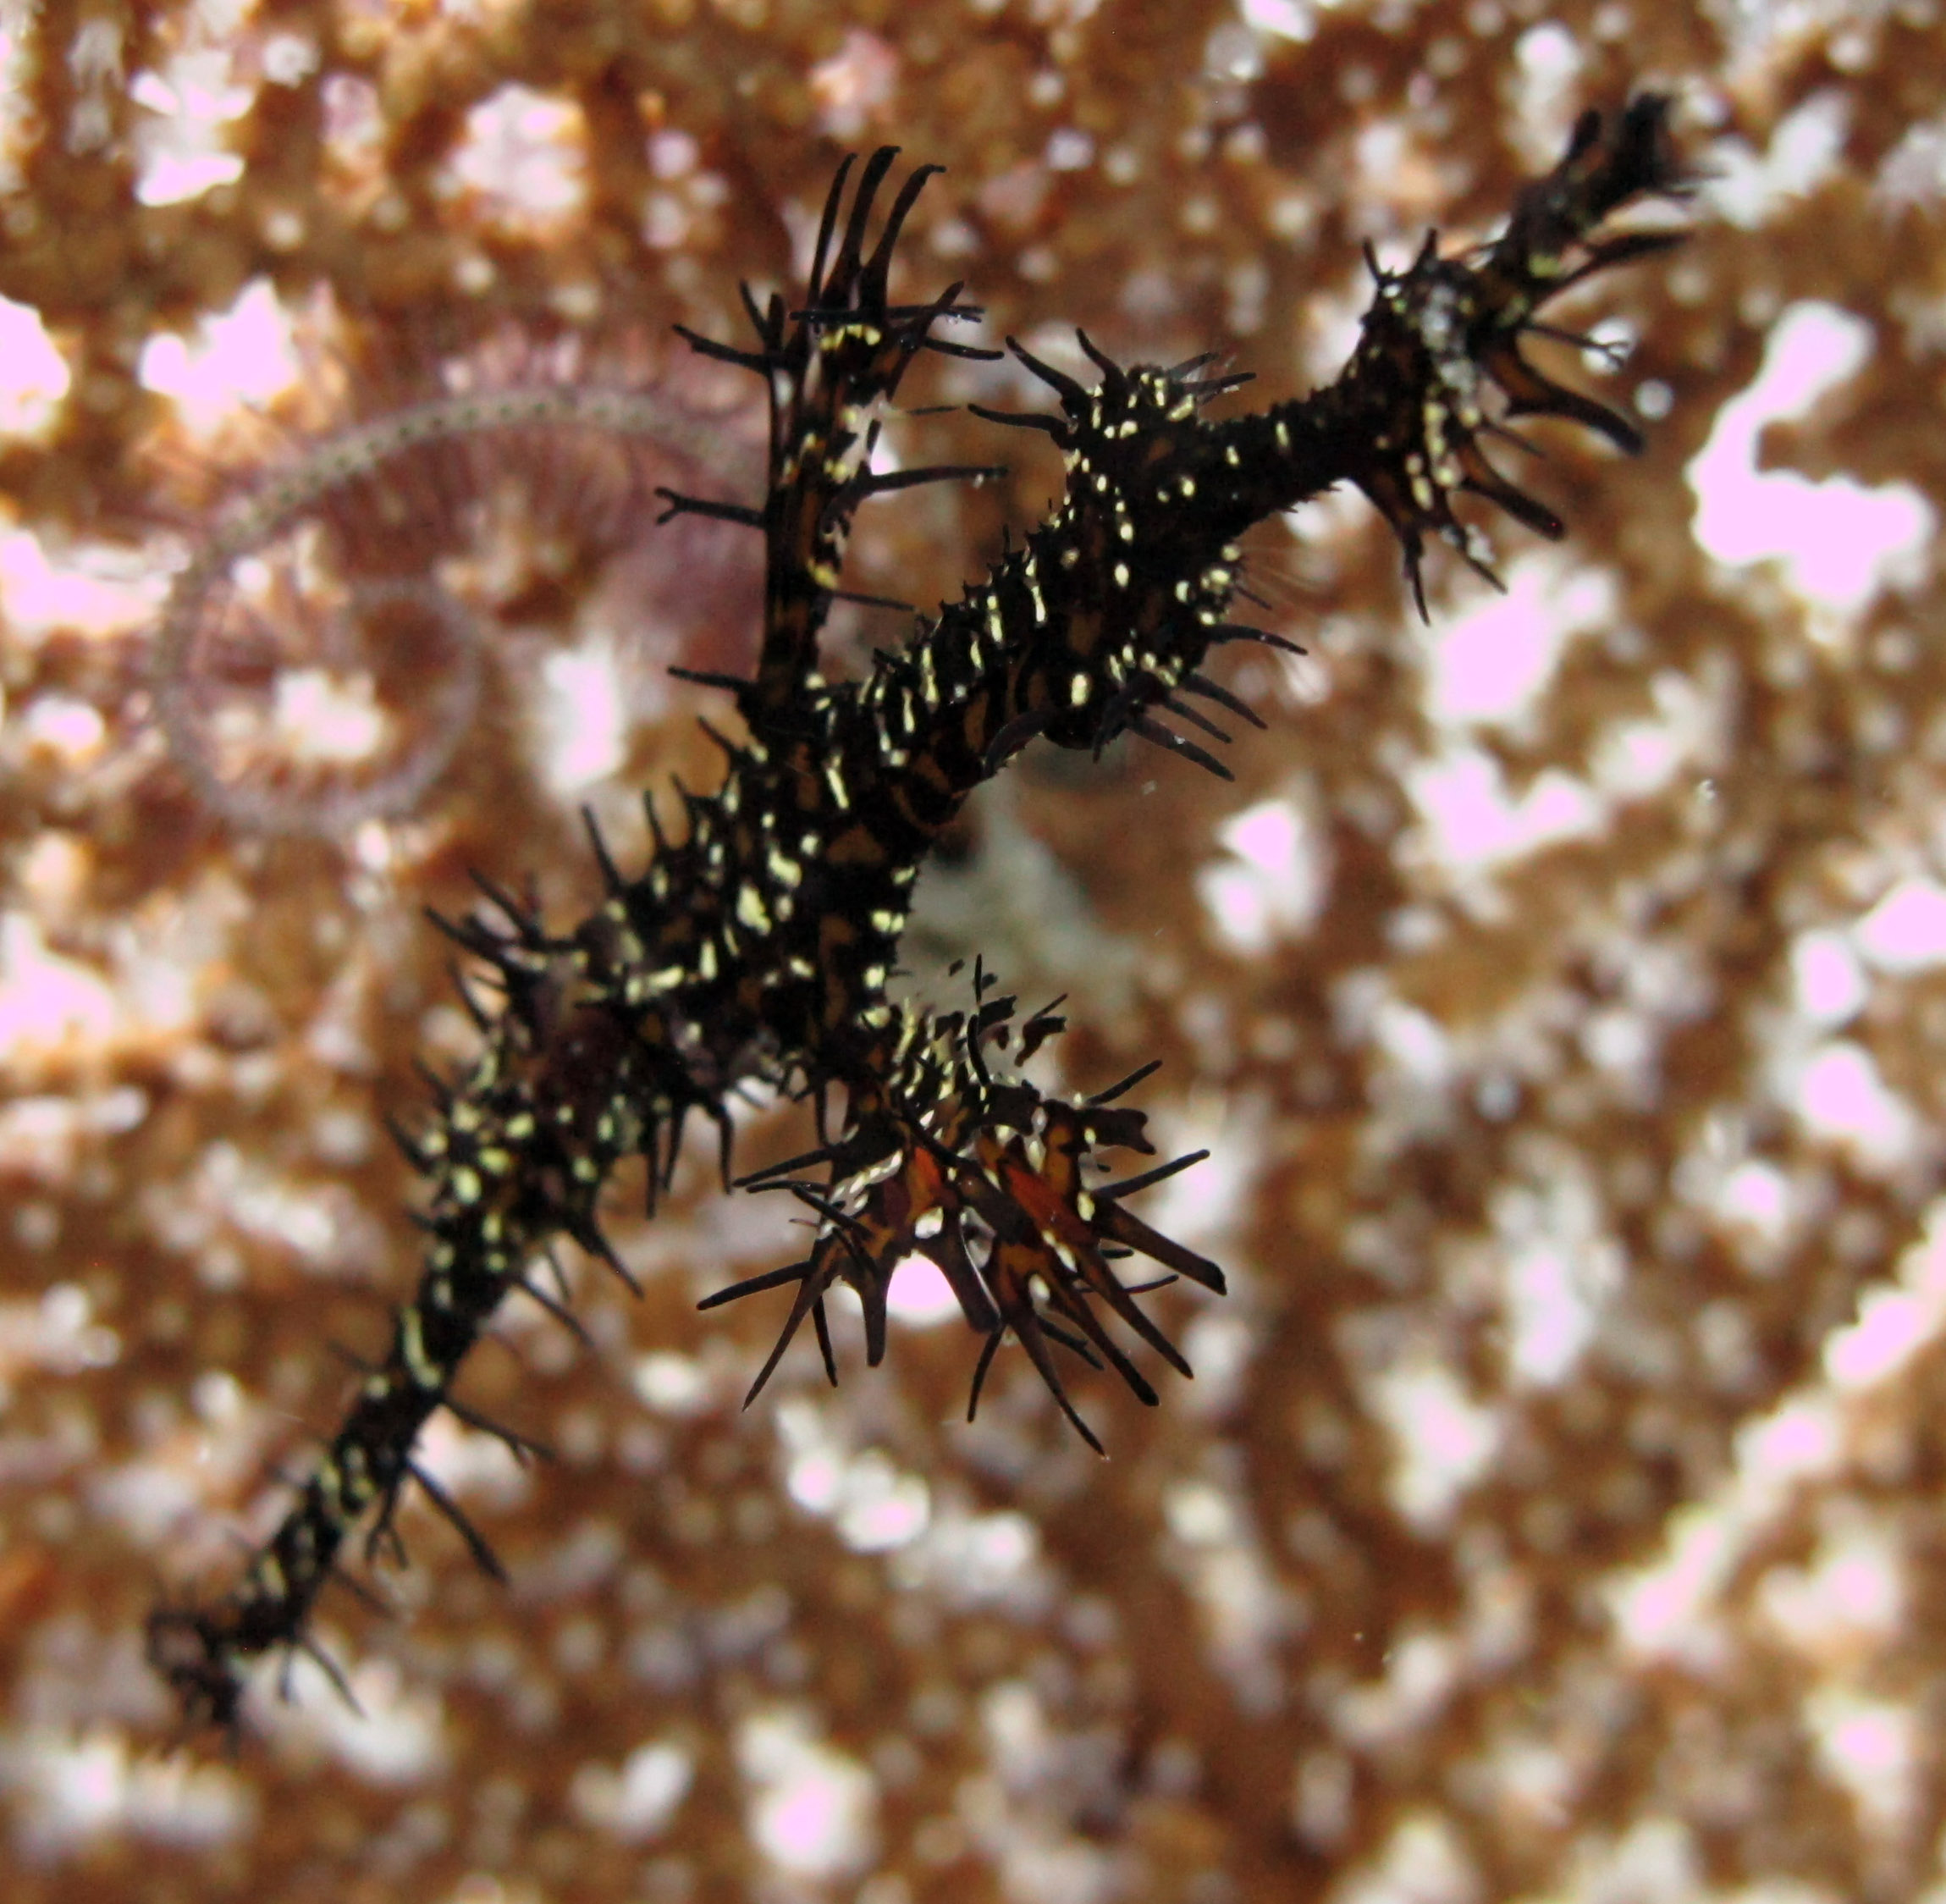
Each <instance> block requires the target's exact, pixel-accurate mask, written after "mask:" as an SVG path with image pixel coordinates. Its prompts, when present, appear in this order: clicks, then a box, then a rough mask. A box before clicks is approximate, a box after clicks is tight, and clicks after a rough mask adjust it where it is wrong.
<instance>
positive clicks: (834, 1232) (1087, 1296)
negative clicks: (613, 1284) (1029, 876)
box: [699, 978, 1224, 1454]
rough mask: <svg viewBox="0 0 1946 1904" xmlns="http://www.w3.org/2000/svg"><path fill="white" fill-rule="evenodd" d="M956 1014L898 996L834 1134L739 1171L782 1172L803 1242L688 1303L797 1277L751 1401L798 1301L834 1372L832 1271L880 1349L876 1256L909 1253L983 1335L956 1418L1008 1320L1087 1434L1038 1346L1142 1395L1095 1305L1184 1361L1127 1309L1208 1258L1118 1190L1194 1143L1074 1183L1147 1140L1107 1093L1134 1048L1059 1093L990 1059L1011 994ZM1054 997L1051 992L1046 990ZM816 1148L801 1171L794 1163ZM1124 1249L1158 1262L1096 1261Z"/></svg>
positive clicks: (1138, 1076) (1164, 1173)
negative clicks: (1156, 1225) (819, 1174)
mask: <svg viewBox="0 0 1946 1904" xmlns="http://www.w3.org/2000/svg"><path fill="white" fill-rule="evenodd" d="M975 983H976V988H977V989H978V990H979V992H980V993H981V994H982V995H983V996H982V997H981V1002H980V1003H979V1005H978V1007H976V1009H975V1010H974V1011H973V1013H971V1014H962V1013H948V1014H945V1015H944V1016H942V1017H939V1018H934V1017H930V1016H929V1015H926V1014H923V1013H918V1012H917V1011H913V1010H912V1009H910V1008H908V1009H907V1010H906V1011H905V1012H904V1013H901V1019H900V1026H899V1030H898V1034H897V1036H896V1040H894V1041H893V1042H892V1043H891V1044H890V1046H887V1047H886V1048H885V1050H884V1051H883V1052H882V1053H881V1062H882V1064H883V1069H882V1071H881V1073H880V1074H879V1079H878V1080H876V1081H875V1083H874V1081H871V1080H866V1081H863V1082H862V1084H861V1085H860V1087H859V1088H857V1089H856V1090H854V1092H853V1100H854V1105H855V1108H854V1110H853V1111H852V1113H851V1116H850V1119H849V1123H848V1128H847V1129H846V1131H845V1133H844V1134H843V1135H842V1136H841V1138H840V1139H839V1140H837V1141H836V1142H835V1143H832V1144H829V1145H824V1146H821V1147H820V1148H819V1149H818V1150H816V1151H810V1152H808V1153H807V1154H806V1155H804V1156H797V1157H792V1158H790V1159H789V1160H787V1161H786V1162H783V1163H780V1164H776V1165H773V1166H772V1167H770V1168H769V1169H768V1170H765V1171H762V1172H759V1173H757V1174H755V1175H754V1176H752V1177H748V1178H745V1179H743V1181H744V1183H745V1184H747V1185H748V1186H750V1187H752V1188H760V1189H788V1190H789V1191H790V1192H791V1194H792V1195H795V1196H796V1197H797V1199H798V1200H800V1201H801V1202H802V1203H803V1204H805V1205H806V1206H808V1208H809V1209H811V1210H812V1211H813V1212H814V1213H815V1214H816V1216H817V1217H818V1220H819V1235H818V1239H817V1242H816V1244H815V1245H814V1246H813V1250H812V1252H811V1255H810V1256H808V1257H807V1258H806V1259H805V1260H804V1261H802V1262H796V1263H791V1264H790V1265H788V1266H787V1267H785V1268H782V1269H776V1270H771V1271H769V1272H766V1273H765V1274H764V1275H761V1276H754V1277H752V1278H748V1279H747V1280H746V1281H744V1282H741V1283H736V1284H735V1285H734V1286H733V1287H731V1288H730V1289H720V1290H719V1291H717V1293H716V1294H714V1295H712V1296H709V1297H707V1298H705V1299H704V1300H703V1303H702V1304H701V1305H699V1306H701V1307H703V1308H704V1309H714V1308H715V1307H716V1306H717V1305H719V1304H722V1303H725V1302H730V1301H734V1300H736V1299H737V1298H739V1297H741V1296H747V1295H752V1294H756V1293H757V1292H758V1291H759V1290H763V1289H776V1288H780V1287H783V1286H786V1285H789V1284H792V1283H795V1284H796V1285H797V1292H796V1294H795V1296H794V1297H793V1299H792V1301H791V1311H790V1313H789V1315H788V1316H786V1319H785V1323H784V1327H783V1330H782V1332H781V1333H780V1336H779V1338H778V1340H777V1344H776V1346H775V1348H774V1349H772V1350H771V1352H770V1355H769V1358H768V1359H767V1360H765V1362H764V1366H763V1367H762V1368H761V1369H760V1370H758V1374H757V1378H756V1380H755V1381H754V1382H752V1384H751V1387H750V1392H749V1394H747V1396H746V1397H745V1398H744V1402H745V1405H746V1406H748V1405H749V1404H750V1403H751V1402H752V1401H753V1400H755V1399H756V1398H757V1395H758V1393H759V1392H760V1391H761V1390H762V1389H763V1388H764V1384H765V1382H768V1381H769V1379H770V1377H771V1374H772V1373H773V1371H775V1368H776V1366H777V1365H778V1362H779V1361H780V1360H781V1359H782V1357H783V1355H784V1351H785V1350H786V1349H787V1348H788V1347H789V1346H790V1344H791V1340H792V1338H794V1337H795V1336H796V1334H797V1330H798V1328H799V1327H800V1326H801V1325H802V1322H803V1321H804V1318H805V1317H806V1316H810V1318H811V1321H812V1325H813V1328H814V1329H815V1331H816V1333H817V1338H818V1346H819V1351H820V1353H821V1354H822V1355H823V1357H824V1371H825V1374H826V1375H827V1377H829V1378H830V1380H831V1382H833V1383H835V1382H836V1381H837V1363H836V1360H835V1356H834V1355H833V1352H832V1347H831V1335H830V1323H829V1321H828V1318H827V1316H826V1315H825V1308H824V1298H825V1295H826V1294H827V1293H828V1292H829V1291H830V1289H831V1288H832V1287H833V1285H834V1284H835V1283H838V1282H839V1281H841V1280H842V1281H843V1282H845V1283H848V1284H849V1285H850V1286H851V1288H852V1289H853V1290H855V1291H856V1292H857V1296H858V1299H859V1301H860V1303H861V1304H862V1305H863V1311H864V1325H865V1355H866V1360H867V1361H868V1364H870V1365H871V1366H874V1367H875V1366H877V1365H878V1364H879V1361H880V1360H882V1358H883V1357H884V1355H885V1305H886V1297H887V1294H888V1291H889V1289H890V1284H891V1279H892V1273H893V1271H894V1270H895V1269H896V1267H897V1266H898V1265H899V1264H900V1263H901V1261H904V1260H905V1258H907V1256H924V1257H925V1258H927V1259H928V1260H929V1261H931V1262H932V1263H934V1265H935V1266H936V1267H938V1269H939V1270H940V1273H941V1274H942V1275H944V1276H945V1278H946V1281H947V1283H948V1284H949V1285H950V1286H951V1289H952V1291H953V1293H954V1294H955V1295H956V1297H957V1298H958V1299H959V1303H960V1307H961V1310H962V1312H963V1313H964V1315H965V1316H966V1320H967V1325H968V1327H971V1328H972V1329H973V1331H974V1332H975V1333H977V1334H979V1335H980V1336H981V1337H982V1338H984V1340H983V1343H982V1346H981V1349H980V1355H979V1363H978V1365H977V1366H976V1368H975V1370H974V1373H973V1392H972V1395H971V1398H970V1399H969V1401H968V1404H967V1420H968V1421H971V1420H972V1419H973V1415H974V1413H975V1411H976V1410H978V1408H979V1397H980V1390H981V1388H982V1386H983V1385H984V1382H985V1380H986V1376H987V1371H988V1370H989V1368H990V1366H992V1362H993V1358H994V1355H995V1351H996V1350H997V1349H998V1348H999V1346H1000V1344H1001V1340H1002V1338H1004V1337H1005V1336H1006V1334H1007V1333H1009V1332H1011V1333H1012V1335H1013V1336H1014V1338H1015V1339H1016V1340H1017V1341H1018V1342H1019V1343H1020V1344H1021V1345H1022V1347H1023V1348H1024V1349H1026V1351H1027V1353H1028V1358H1029V1360H1031V1361H1032V1362H1033V1363H1034V1367H1035V1369H1036V1370H1037V1371H1038V1372H1039V1375H1040V1377H1041V1378H1042V1380H1043V1381H1045V1382H1046V1384H1047V1386H1048V1388H1049V1389H1050V1392H1051V1393H1052V1394H1053V1395H1054V1398H1055V1399H1056V1402H1058V1403H1059V1404H1060V1406H1061V1411H1062V1413H1063V1414H1065V1415H1066V1416H1067V1419H1068V1421H1070V1422H1072V1424H1073V1426H1074V1427H1075V1429H1076V1430H1077V1431H1078V1432H1079V1434H1080V1435H1081V1437H1082V1438H1083V1440H1084V1441H1085V1442H1087V1443H1088V1445H1089V1447H1090V1448H1092V1449H1094V1451H1095V1452H1096V1453H1097V1454H1100V1453H1101V1452H1103V1450H1102V1447H1101V1443H1100V1441H1099V1440H1098V1439H1097V1438H1096V1437H1095V1435H1094V1432H1093V1431H1092V1430H1091V1429H1090V1428H1089V1426H1088V1424H1087V1423H1086V1422H1085V1421H1083V1420H1082V1418H1081V1416H1080V1415H1079V1414H1078V1413H1077V1412H1076V1410H1075V1408H1074V1406H1073V1405H1072V1402H1071V1401H1070V1400H1069V1399H1068V1396H1067V1389H1066V1388H1065V1387H1064V1386H1063V1384H1062V1382H1061V1375H1060V1371H1059V1370H1058V1368H1057V1366H1056V1363H1055V1360H1054V1356H1053V1353H1052V1351H1053V1349H1054V1348H1055V1347H1060V1348H1062V1349H1067V1350H1068V1351H1070V1352H1071V1353H1072V1354H1073V1355H1077V1356H1078V1357H1079V1358H1080V1359H1081V1360H1083V1362H1085V1363H1087V1364H1088V1366H1090V1367H1092V1368H1100V1367H1101V1366H1103V1365H1104V1364H1106V1366H1109V1367H1111V1368H1112V1369H1113V1370H1114V1371H1116V1374H1117V1375H1119V1376H1120V1377H1122V1380H1123V1381H1124V1382H1127V1385H1128V1387H1129V1388H1130V1389H1131V1390H1132V1391H1133V1393H1134V1394H1136V1395H1137V1396H1138V1398H1139V1399H1141V1400H1142V1401H1143V1402H1144V1403H1146V1404H1148V1405H1150V1406H1154V1405H1155V1402H1156V1400H1157V1399H1158V1398H1157V1396H1156V1393H1155V1388H1153V1387H1152V1386H1151V1385H1150V1383H1149V1380H1148V1378H1147V1377H1145V1376H1144V1374H1143V1373H1142V1371H1140V1370H1139V1369H1138V1368H1137V1367H1136V1366H1135V1365H1134V1364H1133V1362H1132V1361H1131V1360H1129V1358H1128V1356H1127V1353H1126V1352H1125V1351H1124V1350H1123V1349H1122V1346H1121V1345H1120V1344H1118V1343H1117V1342H1116V1340H1115V1338H1113V1337H1112V1336H1111V1334H1110V1333H1109V1332H1108V1330H1107V1328H1106V1327H1105V1325H1104V1322H1103V1319H1102V1317H1101V1316H1100V1314H1099V1313H1098V1312H1097V1307H1096V1305H1098V1304H1099V1305H1101V1306H1102V1307H1105V1308H1106V1309H1107V1310H1108V1311H1110V1312H1111V1314H1112V1315H1113V1316H1115V1317H1116V1319H1117V1320H1119V1321H1120V1322H1122V1323H1123V1324H1124V1325H1125V1326H1126V1327H1128V1328H1129V1329H1131V1330H1132V1331H1133V1333H1135V1335H1136V1336H1137V1337H1138V1338H1139V1339H1140V1340H1141V1341H1143V1342H1144V1343H1146V1344H1148V1345H1149V1348H1151V1349H1154V1350H1155V1352H1156V1353H1157V1354H1158V1355H1160V1356H1161V1357H1162V1359H1163V1360H1165V1361H1166V1362H1167V1363H1168V1364H1169V1365H1170V1366H1171V1367H1172V1368H1174V1369H1175V1370H1176V1371H1177V1372H1178V1373H1179V1374H1182V1375H1183V1376H1188V1374H1189V1372H1190V1370H1189V1365H1188V1362H1187V1361H1186V1360H1184V1359H1183V1357H1182V1354H1181V1352H1180V1351H1179V1350H1178V1349H1177V1348H1176V1346H1175V1344H1173V1343H1171V1341H1170V1340H1169V1338H1168V1337H1167V1336H1166V1335H1165V1334H1164V1333H1162V1331H1161V1330H1160V1328H1158V1327H1156V1325H1155V1322H1153V1321H1152V1320H1151V1319H1150V1318H1149V1316H1147V1315H1146V1314H1145V1313H1144V1311H1143V1310H1142V1308H1141V1307H1140V1305H1139V1304H1138V1300H1137V1298H1138V1297H1139V1296H1142V1295H1144V1294H1148V1293H1149V1292H1150V1291H1152V1290H1154V1289H1160V1288H1161V1287H1163V1286H1164V1285H1166V1284H1167V1283H1173V1282H1174V1281H1176V1280H1177V1278H1178V1277H1188V1278H1189V1279H1190V1280H1191V1281H1193V1282H1195V1283H1200V1284H1201V1285H1202V1286H1203V1287H1204V1288H1205V1289H1210V1290H1213V1291H1215V1292H1216V1294H1219V1295H1220V1294H1222V1293H1223V1289H1224V1283H1223V1272H1221V1270H1220V1269H1219V1268H1218V1267H1216V1264H1214V1263H1212V1262H1210V1261H1207V1260H1206V1259H1205V1258H1204V1257H1202V1256H1198V1255H1197V1254H1196V1253H1195V1252H1194V1250H1188V1249H1186V1248H1184V1247H1183V1245H1182V1244H1179V1243H1177V1242H1175V1241H1173V1240H1171V1239H1170V1238H1168V1237H1166V1236H1163V1235H1162V1234H1160V1233H1159V1232H1157V1231H1156V1230H1154V1229H1152V1228H1150V1227H1149V1225H1148V1224H1146V1223H1144V1222H1142V1220H1141V1219H1140V1218H1139V1217H1136V1216H1135V1215H1133V1212H1131V1211H1128V1210H1127V1209H1126V1208H1125V1207H1124V1206H1123V1200H1125V1199H1126V1198H1127V1197H1130V1196H1132V1195H1134V1194H1135V1193H1136V1192H1138V1191H1139V1190H1144V1189H1148V1188H1149V1186H1150V1185H1152V1184H1158V1183H1160V1182H1162V1181H1163V1180H1164V1179H1165V1178H1169V1177H1172V1176H1174V1175H1175V1174H1176V1173H1177V1172H1178V1171H1180V1170H1185V1169H1187V1168H1188V1167H1189V1166H1190V1165H1191V1164H1194V1163H1199V1162H1201V1161H1202V1160H1203V1159H1204V1158H1205V1156H1208V1154H1209V1153H1208V1152H1207V1151H1194V1152H1192V1153H1190V1154H1189V1155H1188V1156H1181V1157H1177V1158H1176V1159H1175V1160H1174V1161H1173V1162H1169V1163H1166V1164H1163V1165H1160V1166H1159V1167H1157V1168H1155V1169H1153V1170H1149V1171H1145V1172H1144V1173H1141V1174H1140V1175H1138V1176H1134V1177H1130V1178H1125V1179H1123V1180H1122V1181H1121V1182H1118V1183H1111V1184H1098V1185H1095V1186H1094V1187H1092V1188H1091V1187H1090V1186H1089V1184H1088V1183H1087V1182H1086V1181H1085V1180H1084V1173H1085V1172H1086V1171H1088V1170H1089V1169H1090V1168H1094V1169H1102V1168H1105V1166H1103V1165H1101V1164H1100V1163H1099V1162H1097V1161H1096V1158H1095V1156H1094V1153H1095V1152H1096V1151H1100V1150H1105V1149H1115V1148H1120V1149H1125V1150H1132V1151H1138V1152H1140V1153H1142V1154H1143V1155H1144V1156H1153V1155H1154V1154H1155V1147H1154V1146H1153V1145H1151V1144H1150V1143H1149V1140H1148V1139H1147V1138H1146V1136H1145V1135H1144V1125H1145V1123H1146V1121H1147V1120H1146V1118H1145V1117H1144V1113H1143V1112H1139V1111H1136V1110H1132V1109H1129V1108H1127V1107H1124V1106H1120V1105H1117V1104H1116V1103H1115V1102H1114V1100H1115V1099H1116V1098H1118V1097H1120V1096H1121V1095H1122V1094H1123V1093H1124V1092H1126V1091H1127V1090H1130V1089H1131V1088H1132V1087H1133V1085H1135V1084H1138V1083H1139V1082H1140V1081H1141V1080H1142V1079H1144V1078H1146V1077H1147V1076H1148V1075H1149V1073H1150V1072H1152V1071H1153V1070H1154V1069H1155V1066H1154V1065H1152V1064H1151V1065H1145V1066H1144V1067H1143V1068H1142V1069H1141V1070H1139V1071H1138V1072H1136V1073H1133V1075H1132V1076H1130V1077H1127V1078H1125V1079H1122V1081H1121V1082H1120V1083H1119V1084H1115V1085H1112V1086H1111V1087H1110V1088H1109V1089H1108V1090H1105V1091H1102V1092H1100V1093H1098V1094H1097V1095H1095V1096H1094V1097H1091V1098H1087V1099H1083V1100H1081V1101H1078V1102H1068V1101H1064V1100H1061V1099H1059V1098H1050V1097H1049V1096H1047V1095H1045V1094H1044V1093H1042V1092H1041V1091H1040V1090H1039V1089H1038V1088H1037V1087H1036V1086H1034V1085H1033V1084H1029V1083H1027V1082H1026V1081H1025V1080H1023V1079H1001V1078H1000V1077H998V1076H996V1075H995V1073H994V1070H993V1069H992V1067H991V1063H990V1059H989V1057H988V1055H987V1052H986V1050H985V1048H984V1047H985V1046H988V1045H992V1046H995V1047H998V1048H1001V1049H1004V1048H1005V1047H1006V1044H1007V1042H1008V1040H1009V1038H1010V1036H1011V1035H1012V1028H1013V1019H1014V1016H1015V1011H1014V1007H1015V1001H1014V1000H1013V999H1012V998H1011V997H1001V998H988V997H985V996H984V991H985V988H986V985H988V984H990V980H984V979H979V978H976V981H975ZM1059 1003H1060V1001H1059V1000H1058V999H1057V1000H1056V1001H1055V1004H1056V1005H1057V1004H1059ZM1063 1023H1064V1021H1063V1020H1062V1019H1061V1018H1057V1017H1056V1016H1055V1015H1054V1012H1053V1007H1052V1006H1049V1007H1045V1008H1044V1009H1043V1010H1041V1011H1039V1012H1037V1013H1034V1015H1033V1016H1032V1017H1031V1018H1028V1019H1026V1020H1025V1021H1024V1022H1023V1024H1021V1025H1020V1027H1019V1032H1018V1047H1017V1051H1016V1053H1015V1056H1016V1057H1017V1060H1018V1062H1023V1063H1024V1062H1026V1061H1027V1060H1028V1058H1030V1057H1032V1056H1033V1054H1034V1051H1036V1050H1037V1049H1038V1048H1039V1046H1040V1045H1041V1044H1042V1043H1043V1042H1044V1041H1045V1040H1046V1039H1048V1038H1049V1037H1050V1036H1052V1035H1054V1034H1055V1033H1056V1032H1058V1031H1059V1030H1061V1028H1062V1025H1063ZM819 1165H823V1166H824V1167H826V1171H827V1174H826V1176H825V1177H824V1179H823V1180H822V1181H812V1180H810V1179H808V1178H803V1177H800V1176H798V1175H797V1173H798V1172H800V1171H802V1170H805V1169H808V1168H812V1167H817V1166H819ZM1134 1255H1140V1256H1146V1257H1149V1259H1151V1260H1152V1261H1155V1262H1158V1263H1160V1264H1161V1265H1162V1266H1163V1267H1164V1269H1165V1270H1166V1271H1167V1272H1169V1273H1167V1274H1166V1275H1164V1276H1162V1277H1160V1278H1158V1279H1157V1280H1155V1281H1154V1282H1149V1283H1134V1284H1131V1283H1123V1282H1122V1280H1121V1278H1119V1277H1118V1276H1117V1275H1116V1272H1115V1270H1114V1267H1112V1266H1113V1265H1114V1264H1115V1263H1116V1261H1122V1260H1124V1259H1126V1258H1127V1257H1129V1256H1134Z"/></svg>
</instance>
